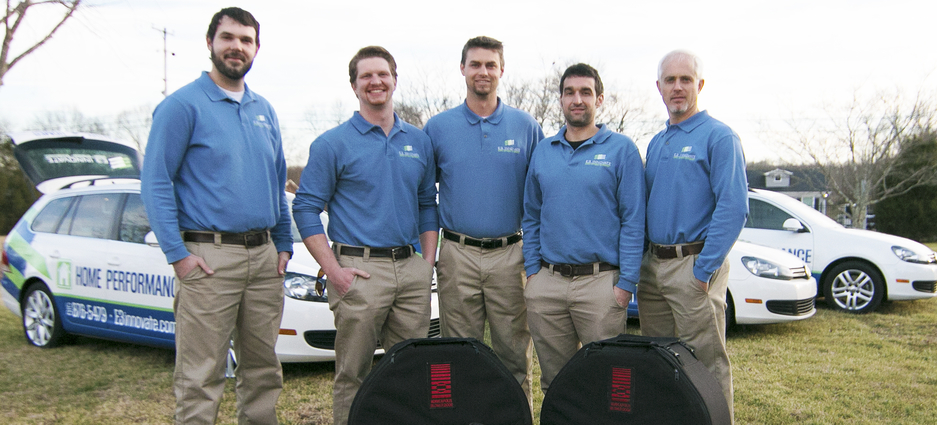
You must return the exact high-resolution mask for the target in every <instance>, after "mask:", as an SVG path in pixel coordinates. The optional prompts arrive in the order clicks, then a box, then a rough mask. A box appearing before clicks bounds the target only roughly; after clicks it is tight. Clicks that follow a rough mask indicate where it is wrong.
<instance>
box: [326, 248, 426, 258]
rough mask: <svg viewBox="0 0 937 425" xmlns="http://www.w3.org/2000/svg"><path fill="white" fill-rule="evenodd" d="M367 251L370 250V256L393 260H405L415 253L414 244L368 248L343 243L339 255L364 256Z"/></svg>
mask: <svg viewBox="0 0 937 425" xmlns="http://www.w3.org/2000/svg"><path fill="white" fill-rule="evenodd" d="M365 251H370V253H369V254H368V256H369V257H380V258H390V259H391V260H393V261H397V260H403V259H404V258H409V257H410V256H411V255H413V245H404V246H395V247H393V248H366V247H362V246H348V245H342V246H341V248H339V250H338V253H339V255H351V256H353V257H364V254H365Z"/></svg>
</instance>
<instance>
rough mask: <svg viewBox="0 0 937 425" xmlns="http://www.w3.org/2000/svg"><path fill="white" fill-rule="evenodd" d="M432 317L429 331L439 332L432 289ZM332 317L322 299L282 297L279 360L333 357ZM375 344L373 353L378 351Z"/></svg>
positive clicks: (380, 350)
mask: <svg viewBox="0 0 937 425" xmlns="http://www.w3.org/2000/svg"><path fill="white" fill-rule="evenodd" d="M431 303H432V304H431V305H432V313H431V315H430V317H431V318H433V320H432V322H431V324H430V335H431V336H438V335H439V319H438V318H439V304H438V300H437V297H436V293H435V292H433V293H432V298H431ZM334 323H335V320H334V316H333V315H332V312H331V311H330V310H329V304H328V303H324V302H311V301H300V300H297V299H294V298H289V297H285V298H284V299H283V319H282V320H281V321H280V335H279V337H278V338H277V345H276V352H277V358H279V359H280V362H281V363H303V362H329V361H334V360H335V350H334V345H335V324H334ZM383 352H384V350H383V349H381V348H378V350H377V351H375V353H374V354H382V353H383Z"/></svg>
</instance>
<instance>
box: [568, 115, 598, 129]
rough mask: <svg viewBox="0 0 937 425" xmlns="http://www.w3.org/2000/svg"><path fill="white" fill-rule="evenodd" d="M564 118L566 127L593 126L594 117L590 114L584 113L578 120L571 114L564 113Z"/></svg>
mask: <svg viewBox="0 0 937 425" xmlns="http://www.w3.org/2000/svg"><path fill="white" fill-rule="evenodd" d="M563 115H564V116H565V118H566V125H568V126H570V127H577V128H580V127H588V126H590V125H592V124H593V119H594V117H595V115H594V114H593V113H592V112H589V111H586V112H585V113H584V114H582V116H581V117H580V118H578V119H577V118H574V117H573V116H572V114H568V113H564V114H563Z"/></svg>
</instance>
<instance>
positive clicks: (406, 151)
mask: <svg viewBox="0 0 937 425" xmlns="http://www.w3.org/2000/svg"><path fill="white" fill-rule="evenodd" d="M397 154H398V155H400V157H402V158H416V159H419V158H420V154H418V153H416V152H414V151H413V146H411V145H405V146H404V147H403V150H402V151H399V152H397Z"/></svg>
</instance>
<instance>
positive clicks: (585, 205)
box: [523, 63, 645, 392]
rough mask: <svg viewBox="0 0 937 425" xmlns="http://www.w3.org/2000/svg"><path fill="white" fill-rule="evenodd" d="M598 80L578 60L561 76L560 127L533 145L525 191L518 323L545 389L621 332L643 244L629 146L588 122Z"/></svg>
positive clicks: (599, 97) (634, 157)
mask: <svg viewBox="0 0 937 425" xmlns="http://www.w3.org/2000/svg"><path fill="white" fill-rule="evenodd" d="M602 92H603V87H602V79H601V78H600V77H599V73H598V71H596V70H595V68H592V67H591V66H589V65H586V64H582V63H580V64H576V65H573V66H570V67H569V68H567V69H566V71H565V72H564V73H563V76H562V78H560V103H561V105H562V107H563V115H564V116H565V117H566V125H565V126H563V128H561V129H560V131H559V133H557V134H556V135H555V136H553V137H550V138H547V139H544V140H542V141H541V142H540V145H539V146H537V149H536V150H535V151H534V155H533V158H532V159H531V162H530V171H529V172H528V173H527V183H526V186H525V188H524V221H523V225H524V267H525V269H526V272H527V275H528V276H527V288H526V290H525V296H526V299H527V321H528V323H530V333H531V336H532V337H533V340H534V346H535V347H536V349H537V356H538V358H539V360H540V369H541V371H542V376H541V378H540V385H541V387H542V388H543V391H544V392H547V390H548V389H549V387H550V383H551V382H552V381H553V378H555V377H556V374H557V373H559V371H560V369H561V368H562V367H563V366H564V365H565V364H566V362H568V361H569V359H570V358H572V357H573V355H574V354H576V351H578V350H579V348H580V347H581V346H582V344H587V343H589V342H593V341H599V340H602V339H607V338H611V337H614V336H617V335H618V334H621V333H623V332H624V331H625V320H626V319H627V305H628V302H629V301H630V300H631V294H632V293H633V292H634V290H635V285H636V284H637V283H638V271H639V269H640V267H641V251H642V250H643V246H644V205H645V204H644V196H645V193H644V178H643V172H644V168H643V166H642V164H641V154H640V153H639V152H638V148H637V147H636V146H635V145H634V142H632V141H631V139H629V138H628V137H626V136H623V135H621V134H618V133H614V132H612V131H611V130H609V128H608V127H606V126H605V124H600V125H596V123H595V114H596V109H597V108H599V107H600V106H601V105H602V101H603V99H604V96H603V94H602Z"/></svg>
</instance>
